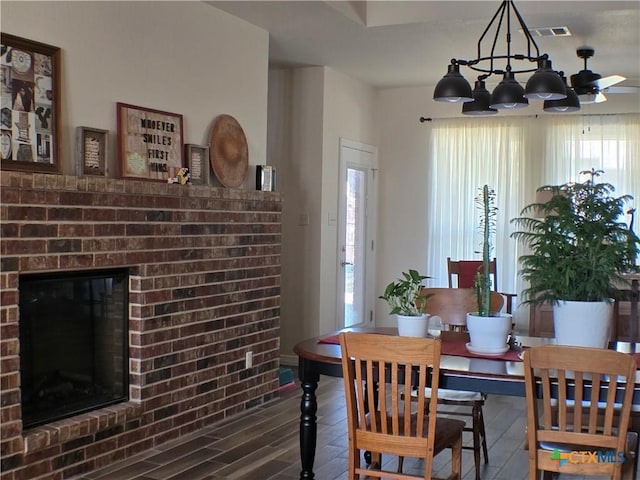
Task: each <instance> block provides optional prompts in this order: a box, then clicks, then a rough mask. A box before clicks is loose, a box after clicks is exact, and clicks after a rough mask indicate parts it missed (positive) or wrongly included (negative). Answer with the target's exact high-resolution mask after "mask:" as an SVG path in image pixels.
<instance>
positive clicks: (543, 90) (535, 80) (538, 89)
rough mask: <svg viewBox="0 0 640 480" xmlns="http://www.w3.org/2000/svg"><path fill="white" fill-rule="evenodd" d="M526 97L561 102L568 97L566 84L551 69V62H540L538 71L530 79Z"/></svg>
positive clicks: (526, 88)
mask: <svg viewBox="0 0 640 480" xmlns="http://www.w3.org/2000/svg"><path fill="white" fill-rule="evenodd" d="M524 96H525V97H526V98H532V99H541V100H561V99H563V98H566V97H567V93H566V89H565V82H564V81H563V80H562V77H560V75H558V74H557V73H556V72H554V71H553V69H552V68H551V60H547V59H541V60H539V61H538V70H536V71H535V73H534V74H533V75H531V77H530V78H529V81H528V82H527V86H526V87H525V94H524Z"/></svg>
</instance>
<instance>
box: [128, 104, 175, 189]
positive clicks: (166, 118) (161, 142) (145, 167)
mask: <svg viewBox="0 0 640 480" xmlns="http://www.w3.org/2000/svg"><path fill="white" fill-rule="evenodd" d="M117 117H118V165H119V169H120V176H121V177H122V178H134V179H141V180H159V181H164V182H166V181H167V179H169V178H172V177H175V176H176V174H177V173H178V170H180V169H181V168H182V167H184V161H183V148H184V147H183V129H182V115H180V114H177V113H169V112H162V111H160V110H153V109H150V108H143V107H136V106H134V105H127V104H125V103H118V104H117Z"/></svg>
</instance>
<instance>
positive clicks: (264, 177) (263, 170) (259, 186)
mask: <svg viewBox="0 0 640 480" xmlns="http://www.w3.org/2000/svg"><path fill="white" fill-rule="evenodd" d="M275 189H276V169H275V168H274V167H272V166H271V165H257V166H256V190H263V191H265V192H273V191H275Z"/></svg>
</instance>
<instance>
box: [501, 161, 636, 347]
mask: <svg viewBox="0 0 640 480" xmlns="http://www.w3.org/2000/svg"><path fill="white" fill-rule="evenodd" d="M602 173H603V172H602V171H601V170H595V169H591V170H590V171H583V172H580V174H581V175H587V176H588V178H587V180H586V181H584V182H583V183H579V182H577V183H573V182H570V183H564V184H562V185H547V186H543V187H540V188H539V189H538V192H547V193H546V194H547V196H550V198H549V200H547V201H546V202H538V203H532V204H530V205H527V206H526V207H525V208H524V209H523V210H522V212H521V216H520V217H518V218H515V219H513V220H512V222H514V223H515V224H516V225H517V226H518V227H519V228H520V230H519V231H516V232H514V233H512V237H514V238H516V240H518V241H520V242H521V243H523V244H524V245H525V246H526V247H527V248H528V250H529V252H528V253H527V254H525V255H522V256H521V257H520V258H519V262H520V265H521V270H520V273H521V274H522V277H523V279H524V280H525V281H526V282H527V283H528V287H527V288H525V289H524V290H523V292H522V294H523V297H524V299H525V301H524V303H528V304H531V305H541V304H543V303H547V304H551V305H553V317H554V329H555V336H556V339H557V341H558V343H562V344H569V345H583V346H595V347H606V346H607V342H608V340H609V333H610V328H611V321H612V302H613V298H615V296H616V292H617V291H618V289H619V287H620V286H621V285H624V284H625V281H624V280H623V279H622V278H621V274H623V273H629V272H633V271H637V267H636V266H635V265H634V262H635V257H636V255H637V254H638V250H639V246H640V239H639V238H638V237H637V236H636V235H635V233H634V232H633V230H632V229H631V228H629V227H628V226H627V225H626V224H625V223H624V222H623V221H622V219H623V217H624V206H625V204H626V203H627V202H628V201H629V200H631V199H632V197H631V196H629V195H622V196H615V195H614V194H613V192H614V191H615V189H614V187H613V186H612V185H611V184H609V183H597V181H596V180H597V177H599V176H600V175H601V174H602ZM526 215H529V216H526ZM572 320H575V321H576V322H577V323H574V322H572ZM591 334H593V337H592V338H589V337H591ZM587 335H589V337H587Z"/></svg>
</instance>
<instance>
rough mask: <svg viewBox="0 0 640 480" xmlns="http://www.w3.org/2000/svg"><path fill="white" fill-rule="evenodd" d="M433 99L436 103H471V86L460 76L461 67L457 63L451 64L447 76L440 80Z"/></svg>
mask: <svg viewBox="0 0 640 480" xmlns="http://www.w3.org/2000/svg"><path fill="white" fill-rule="evenodd" d="M433 99H434V100H435V101H436V102H451V103H460V102H471V101H472V100H473V96H472V94H471V85H469V82H467V81H466V80H465V78H464V77H463V76H462V75H461V74H460V66H459V65H458V64H457V63H452V64H449V66H448V68H447V74H446V75H445V76H444V77H442V79H440V81H439V82H438V84H437V85H436V88H435V90H434V91H433Z"/></svg>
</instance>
